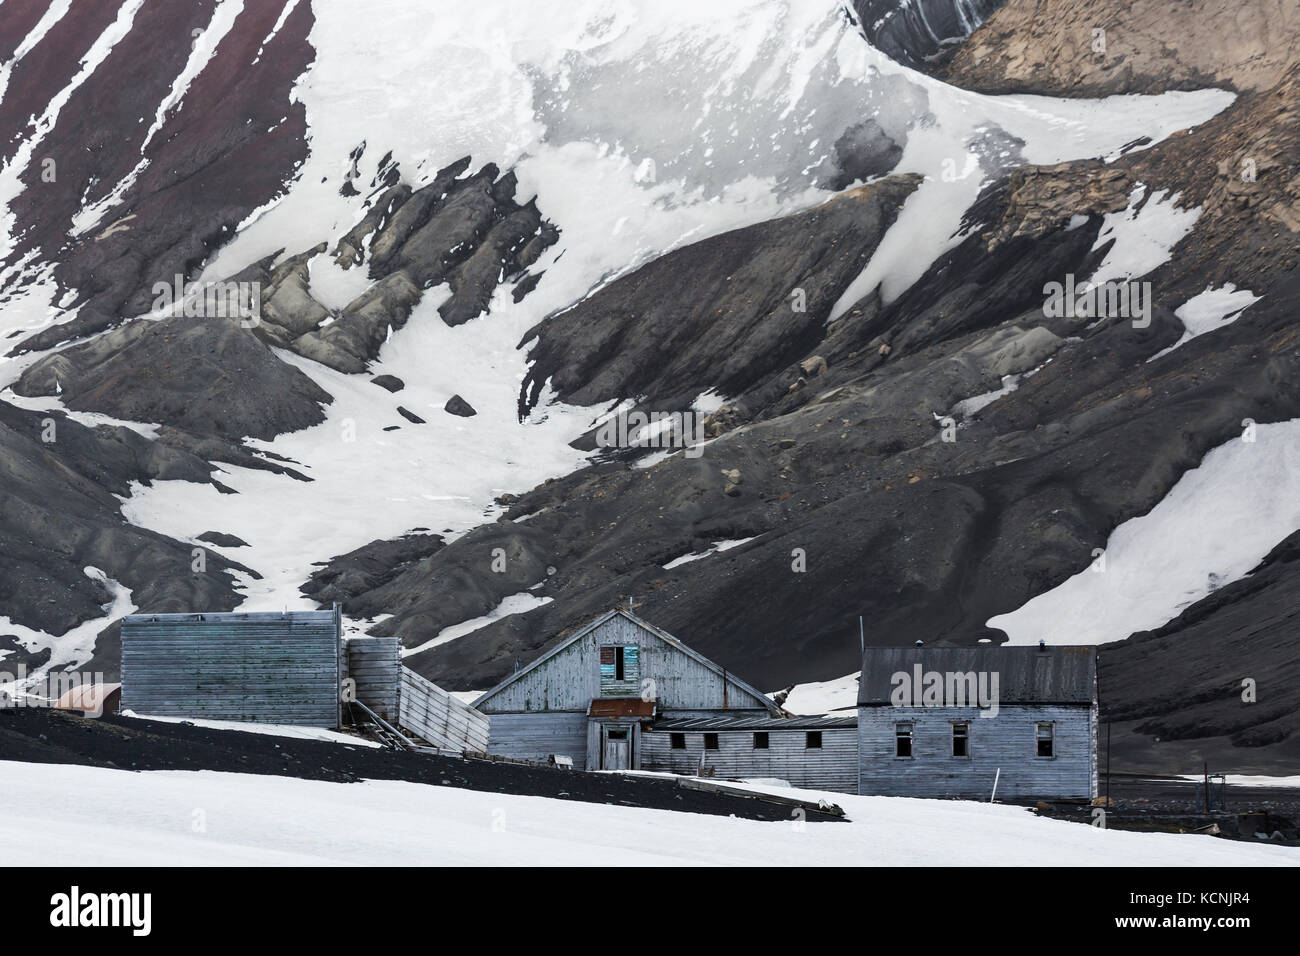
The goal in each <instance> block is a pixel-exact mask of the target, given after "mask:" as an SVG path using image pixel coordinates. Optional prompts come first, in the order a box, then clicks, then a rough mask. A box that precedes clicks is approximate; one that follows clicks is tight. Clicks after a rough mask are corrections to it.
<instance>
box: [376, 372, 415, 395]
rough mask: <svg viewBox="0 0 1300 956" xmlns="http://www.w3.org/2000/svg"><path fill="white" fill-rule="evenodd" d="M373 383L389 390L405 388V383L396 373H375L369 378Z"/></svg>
mask: <svg viewBox="0 0 1300 956" xmlns="http://www.w3.org/2000/svg"><path fill="white" fill-rule="evenodd" d="M370 381H371V382H372V383H373V384H375V385H378V386H379V387H380V388H382V389H386V390H388V391H390V392H400V391H401V390H402V389H404V388H406V383H405V382H403V381H402V380H401V379H400V378H398V377H397V376H396V375H376V376H375V377H374V378H372V379H371V380H370Z"/></svg>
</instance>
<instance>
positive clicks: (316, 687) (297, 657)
mask: <svg viewBox="0 0 1300 956" xmlns="http://www.w3.org/2000/svg"><path fill="white" fill-rule="evenodd" d="M341 644H342V621H341V618H340V616H339V612H338V609H337V608H336V609H335V610H333V611H286V612H284V613H275V612H270V613H255V614H240V613H214V614H132V615H128V616H127V617H126V618H124V619H123V621H122V698H121V707H122V709H123V710H128V709H129V710H132V711H135V712H136V713H138V714H142V715H157V716H160V717H202V718H208V719H213V720H237V721H256V722H262V723H273V724H296V725H300V726H304V727H338V726H339V718H340V711H339V680H340V673H339V671H340V647H341Z"/></svg>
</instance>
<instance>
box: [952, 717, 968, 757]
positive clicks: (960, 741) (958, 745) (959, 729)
mask: <svg viewBox="0 0 1300 956" xmlns="http://www.w3.org/2000/svg"><path fill="white" fill-rule="evenodd" d="M952 755H953V756H954V757H969V756H970V724H967V723H955V724H953V725H952Z"/></svg>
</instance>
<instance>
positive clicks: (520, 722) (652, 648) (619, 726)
mask: <svg viewBox="0 0 1300 956" xmlns="http://www.w3.org/2000/svg"><path fill="white" fill-rule="evenodd" d="M474 707H475V709H477V710H479V711H482V712H483V713H485V714H488V715H489V716H490V729H489V734H490V737H489V741H488V751H489V752H490V753H492V754H497V755H500V756H506V757H517V758H520V759H526V760H536V761H539V762H546V761H547V760H548V758H549V757H550V756H551V755H553V754H560V755H565V756H569V757H572V758H573V761H574V765H575V766H578V767H586V769H588V770H611V769H623V770H625V769H633V768H638V767H640V766H641V765H642V760H641V751H642V739H643V736H642V735H643V729H644V725H645V724H646V723H647V722H649V721H651V720H653V719H656V718H665V717H669V716H676V717H710V716H726V715H733V716H734V715H743V714H750V715H759V716H764V715H771V716H777V715H779V714H780V710H779V708H778V707H777V706H776V704H775V703H773V702H772V701H771V700H770V699H769V698H768V697H767V696H765V695H764V694H762V693H761V692H759V691H758V690H756V689H754V688H753V687H751V686H750V685H749V684H747V683H745V682H744V681H742V680H740V679H739V678H738V677H736V676H735V675H734V674H732V673H730V672H728V671H727V670H726V669H725V668H723V667H720V666H719V665H717V664H715V663H713V661H710V660H709V659H708V658H706V657H704V656H703V655H701V654H699V653H697V652H696V651H693V650H691V649H690V648H689V647H687V646H686V645H685V644H683V643H682V642H681V641H679V640H677V638H675V637H673V636H672V635H671V634H669V633H667V632H666V631H662V630H660V629H659V628H657V627H655V626H654V625H653V624H650V623H648V622H646V621H643V620H642V619H641V618H639V617H637V616H636V615H634V614H632V613H631V612H629V611H626V610H624V609H622V608H618V609H615V610H612V611H609V612H607V613H606V614H603V615H601V616H600V617H599V618H597V619H596V620H594V621H592V622H591V623H590V624H588V625H586V626H585V627H583V628H581V629H580V630H578V631H577V632H575V633H574V634H572V635H570V636H569V637H567V638H565V639H563V640H561V641H560V643H559V644H557V645H556V646H555V647H553V648H552V649H551V650H550V651H548V652H547V653H545V654H543V655H542V656H541V657H539V658H538V659H537V660H535V661H533V662H532V663H531V664H529V665H528V666H527V667H524V668H522V669H521V670H519V671H517V672H516V673H514V674H512V675H511V676H510V677H508V678H507V679H506V680H504V681H502V682H501V683H500V684H498V685H497V686H496V687H493V688H492V689H491V690H489V691H488V692H487V693H485V694H483V696H481V697H479V698H478V700H476V701H475V702H474Z"/></svg>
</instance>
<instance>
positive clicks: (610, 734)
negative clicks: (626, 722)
mask: <svg viewBox="0 0 1300 956" xmlns="http://www.w3.org/2000/svg"><path fill="white" fill-rule="evenodd" d="M605 739H606V740H627V731H626V730H610V731H606V733H605Z"/></svg>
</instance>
